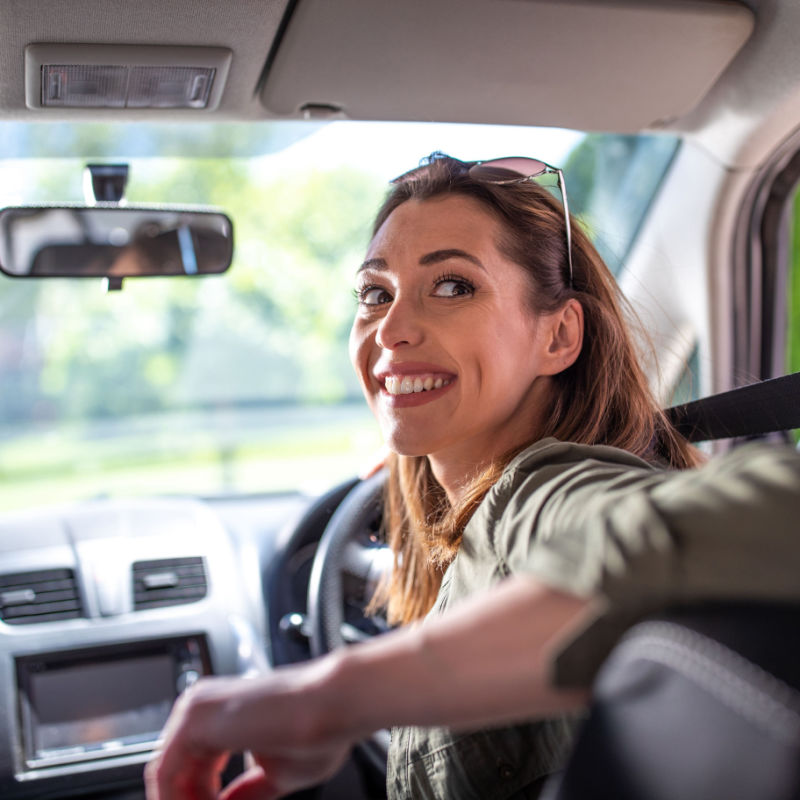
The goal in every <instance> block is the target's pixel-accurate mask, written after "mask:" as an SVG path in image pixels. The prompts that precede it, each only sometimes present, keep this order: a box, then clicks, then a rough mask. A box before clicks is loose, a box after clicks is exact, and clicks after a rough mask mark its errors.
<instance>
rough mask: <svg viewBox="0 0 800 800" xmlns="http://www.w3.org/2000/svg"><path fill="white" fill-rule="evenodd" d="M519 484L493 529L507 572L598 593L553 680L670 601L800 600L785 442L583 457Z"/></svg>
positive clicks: (568, 675) (575, 671)
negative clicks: (664, 454)
mask: <svg viewBox="0 0 800 800" xmlns="http://www.w3.org/2000/svg"><path fill="white" fill-rule="evenodd" d="M520 490H521V491H520V492H517V493H515V503H514V504H512V507H510V508H509V512H510V513H509V514H508V515H504V517H505V518H504V519H503V520H501V521H500V523H499V525H498V527H497V529H496V532H495V546H496V548H497V550H498V553H499V555H500V556H501V557H502V558H504V559H505V560H506V561H507V562H508V567H509V570H510V571H511V572H525V573H528V574H531V575H534V576H535V577H536V578H537V579H538V580H540V581H541V582H542V583H544V584H546V585H549V586H551V587H553V588H556V589H560V590H562V591H565V592H569V593H572V594H577V595H580V596H583V597H595V598H596V599H597V602H596V617H595V618H594V619H593V620H592V621H591V622H590V623H589V624H588V626H587V627H586V628H585V629H584V630H583V631H581V632H580V633H579V634H578V635H577V636H576V638H574V639H573V640H572V641H571V642H570V643H568V644H567V645H566V646H565V647H564V648H563V649H562V651H561V653H560V654H559V655H558V656H557V657H556V660H555V663H554V681H555V683H557V684H559V685H565V686H587V685H589V684H590V683H591V680H592V678H593V676H594V673H595V672H596V670H597V668H598V667H599V665H600V663H601V662H602V660H603V659H604V658H605V656H606V655H607V654H608V652H609V650H610V649H611V648H612V647H613V644H614V642H615V641H616V640H617V639H618V638H619V636H620V635H621V634H622V632H623V631H624V630H625V629H626V628H627V627H629V626H630V625H631V624H633V623H634V622H635V621H636V620H638V619H640V618H641V617H643V616H645V615H647V614H650V613H653V612H655V611H658V610H661V609H664V608H666V607H667V606H674V605H678V604H683V603H690V602H697V601H706V600H747V599H754V600H765V601H789V602H800V455H798V453H797V452H795V451H794V450H792V449H790V448H784V447H773V446H767V445H748V446H746V447H741V448H739V449H737V450H734V451H733V452H731V453H729V454H727V455H725V456H722V457H719V458H716V459H714V460H712V461H710V462H709V463H708V464H706V465H705V466H703V467H701V468H700V469H697V470H688V471H683V472H654V471H651V470H645V469H635V468H634V469H632V468H630V467H629V466H625V465H621V464H614V463H607V462H604V461H582V462H580V463H576V464H575V465H574V466H572V467H570V468H568V469H566V470H562V471H560V472H559V473H558V475H557V476H556V477H554V478H553V480H551V481H549V482H546V483H544V484H542V483H539V484H538V485H537V486H536V487H535V488H534V490H533V491H532V492H531V493H530V494H529V496H527V497H526V493H525V491H524V484H523V486H521V487H520ZM517 498H519V499H517ZM526 510H527V513H526ZM523 526H524V527H525V528H526V530H527V531H528V533H527V534H526V535H520V528H521V527H523Z"/></svg>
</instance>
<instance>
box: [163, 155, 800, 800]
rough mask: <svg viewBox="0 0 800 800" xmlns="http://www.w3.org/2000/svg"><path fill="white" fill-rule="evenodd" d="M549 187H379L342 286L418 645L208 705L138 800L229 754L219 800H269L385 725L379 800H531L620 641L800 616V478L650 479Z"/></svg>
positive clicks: (581, 241) (655, 453)
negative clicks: (684, 621)
mask: <svg viewBox="0 0 800 800" xmlns="http://www.w3.org/2000/svg"><path fill="white" fill-rule="evenodd" d="M543 172H555V173H556V174H557V175H558V177H559V179H560V180H561V182H562V187H563V177H562V176H561V175H560V172H559V171H558V170H555V169H554V168H552V167H549V166H548V165H546V164H544V163H543V162H536V161H532V160H528V159H503V160H500V161H495V162H485V163H483V164H464V163H462V162H460V161H456V160H454V159H450V158H448V157H445V156H441V155H438V154H435V155H434V156H432V157H431V159H430V161H429V163H428V164H427V165H425V166H423V167H422V168H419V169H417V170H413V171H412V172H411V173H408V174H407V175H405V176H402V177H401V178H400V179H398V180H397V181H396V182H395V185H394V188H393V190H392V192H391V193H390V195H389V197H388V199H387V200H386V202H385V203H384V206H383V207H382V209H381V211H380V212H379V214H378V217H377V220H376V224H375V230H374V236H373V239H372V241H371V243H370V246H369V249H368V252H367V257H366V260H365V262H364V264H363V265H362V266H361V268H360V269H359V271H358V278H357V288H356V294H357V298H358V302H359V306H358V311H357V314H356V319H355V322H354V324H353V330H352V334H351V347H350V351H351V357H352V360H353V363H354V366H355V368H356V371H357V373H358V375H359V377H360V380H361V383H362V386H363V389H364V393H365V396H366V398H367V401H368V403H369V404H370V407H371V408H372V410H373V412H374V414H375V415H376V417H377V419H378V421H379V423H380V426H381V429H382V432H383V435H384V437H385V439H386V442H387V443H388V445H389V447H390V448H391V450H392V451H393V452H394V453H395V454H396V455H394V456H392V458H391V459H390V462H391V463H390V478H389V484H388V485H389V488H388V522H387V526H388V530H389V539H390V544H391V546H392V547H393V549H394V551H395V555H396V558H395V569H394V572H393V575H392V578H391V581H390V584H389V586H388V587H387V589H386V597H385V598H384V599H385V600H386V601H387V606H388V613H389V616H390V618H391V619H392V620H394V621H397V622H404V623H407V622H412V621H414V620H419V619H421V618H422V617H426V616H427V618H426V621H425V623H424V624H423V625H410V626H407V627H405V628H403V629H401V630H399V631H397V632H395V633H392V634H389V635H387V636H384V637H381V638H380V639H377V640H373V641H371V642H368V643H366V644H364V645H361V646H359V647H353V648H347V649H346V650H345V651H340V652H336V653H334V654H331V655H330V656H328V657H326V658H324V659H321V660H319V661H316V662H312V663H309V664H306V665H303V666H301V667H298V668H291V669H286V670H280V671H277V672H275V673H273V674H271V675H268V676H265V677H264V678H261V679H258V680H253V681H237V680H222V679H220V680H213V681H205V682H201V683H200V684H199V685H198V686H197V687H196V688H195V689H193V690H192V691H191V692H189V693H187V694H186V695H184V697H183V698H182V699H181V700H180V701H179V703H178V704H177V706H176V709H175V711H174V712H173V715H172V717H171V718H170V721H169V723H168V725H167V729H166V731H165V746H164V749H163V751H162V752H161V753H160V754H159V755H158V756H157V758H156V759H155V760H154V762H153V763H152V764H151V765H150V766H149V767H148V771H147V783H148V793H149V796H150V797H151V798H152V799H153V800H156V798H157V799H158V800H167V798H188V797H215V796H216V794H215V792H216V781H217V780H218V774H219V771H220V769H221V767H222V766H223V765H224V762H225V760H226V758H227V755H228V754H229V753H230V752H236V751H240V750H249V751H251V752H252V754H253V757H254V759H255V762H256V766H255V767H254V768H253V769H251V770H250V771H248V772H247V773H246V774H245V775H244V776H242V777H241V778H240V779H239V780H238V781H237V782H236V783H235V784H234V786H232V787H230V788H229V789H228V790H227V791H226V795H225V796H226V797H236V798H240V799H242V798H249V797H278V796H281V794H283V793H286V792H289V791H293V790H295V789H298V788H300V787H302V786H306V785H310V784H312V783H315V782H318V781H320V780H323V779H324V778H326V777H328V776H330V775H332V774H333V772H334V771H335V770H336V769H337V768H338V766H339V765H340V764H341V763H342V761H343V760H344V758H345V757H346V755H347V753H348V751H349V749H350V747H351V746H352V744H353V743H354V742H355V741H357V740H358V739H359V738H361V737H363V736H365V735H367V734H368V733H370V732H371V731H373V730H375V729H377V728H380V727H388V726H390V725H393V726H395V730H394V734H393V741H392V748H391V752H390V763H389V783H388V789H389V795H390V797H398V798H399V797H414V798H417V797H437V798H438V797H453V798H468V797H476V798H481V797H495V796H502V797H535V796H536V795H537V794H538V791H539V789H540V788H541V785H542V783H543V781H544V779H545V778H546V776H547V774H548V773H549V772H551V771H552V770H553V769H556V768H557V767H558V766H559V765H560V763H561V761H562V759H563V756H564V753H565V751H566V749H567V748H568V746H569V741H570V733H571V728H572V719H573V717H572V716H570V714H571V713H573V712H574V711H575V710H577V709H579V708H580V707H581V706H582V705H583V703H584V701H585V697H586V688H587V687H588V686H589V684H590V681H591V678H592V675H593V673H594V670H595V669H596V667H597V666H598V664H599V663H600V661H601V660H602V658H603V656H604V655H605V654H606V653H607V651H608V649H609V648H610V646H611V645H612V644H613V642H614V641H615V639H616V638H617V637H618V636H619V634H620V633H621V632H622V631H623V630H624V629H625V627H626V626H627V625H628V624H630V623H631V622H632V621H633V620H635V619H637V618H638V617H640V616H642V615H643V614H646V613H648V612H650V611H652V610H655V609H658V608H660V607H663V606H665V605H667V604H669V603H673V602H680V601H681V600H684V599H702V598H718V597H728V596H731V595H733V594H735V595H736V596H738V597H747V596H757V597H774V598H781V597H796V588H795V585H796V577H795V576H796V573H797V568H798V554H797V547H796V546H794V538H795V537H794V528H795V523H794V519H795V518H796V514H797V511H798V510H799V509H798V506H799V505H800V501H798V491H797V490H798V487H800V462H799V461H798V458H797V456H796V455H795V454H794V453H792V452H791V451H783V450H778V451H771V450H766V449H763V448H754V449H750V450H749V451H748V450H745V451H737V452H736V453H735V454H733V455H732V456H731V457H729V458H727V459H721V460H719V461H715V462H713V463H712V464H709V465H708V466H706V467H704V468H703V469H702V470H700V471H692V472H677V471H675V470H665V469H664V467H673V468H685V467H690V466H693V465H694V464H695V462H696V460H697V457H696V455H695V454H694V452H693V451H692V449H691V448H690V447H689V446H688V445H687V443H686V442H685V441H683V440H682V439H681V438H680V437H679V436H677V435H676V434H675V432H674V431H672V430H671V428H670V427H669V425H668V423H667V422H666V420H665V419H664V416H663V415H662V414H661V412H660V411H659V410H658V407H657V405H656V404H655V402H654V400H653V398H652V397H651V395H650V393H649V391H648V389H647V384H646V381H645V379H644V376H643V374H642V371H641V369H640V367H639V365H638V363H637V360H636V357H635V353H634V348H633V345H632V343H631V340H630V337H629V334H628V333H627V330H626V327H625V324H624V322H623V317H622V313H621V310H620V301H619V297H618V292H617V290H616V286H615V284H614V281H613V279H612V278H611V276H610V275H609V273H608V271H607V270H606V268H605V267H604V266H603V264H602V262H601V261H600V259H599V257H598V256H597V254H596V252H595V251H594V249H593V247H592V246H591V244H590V243H589V241H588V240H587V238H586V237H585V236H584V235H583V234H582V233H581V232H580V231H579V230H572V226H571V224H570V220H569V215H568V212H566V209H565V208H563V207H562V206H561V205H560V204H559V203H558V202H557V201H556V200H554V199H553V198H552V197H551V195H550V194H549V193H548V192H547V191H546V190H544V189H542V188H541V187H539V186H538V185H537V184H536V183H535V182H534V181H532V180H530V178H531V177H534V176H537V175H539V174H542V173H543ZM765 509H769V514H770V525H769V531H768V534H767V535H768V536H769V542H770V548H769V551H768V557H767V558H765V557H764V548H763V545H764V538H763V535H759V536H756V535H755V533H756V532H759V533H761V532H763V529H764V525H763V515H764V510H765ZM743 563H746V564H748V565H749V566H750V568H749V569H748V570H746V571H743V570H742V564H743ZM754 564H757V565H758V567H757V568H754V567H753V565H754ZM445 610H447V614H446V615H442V612H444V611H445Z"/></svg>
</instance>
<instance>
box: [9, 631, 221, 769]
mask: <svg viewBox="0 0 800 800" xmlns="http://www.w3.org/2000/svg"><path fill="white" fill-rule="evenodd" d="M16 667H17V689H18V697H19V712H20V721H21V729H22V750H23V755H24V760H25V766H26V767H27V768H29V769H38V768H42V767H50V766H55V765H59V764H70V763H74V762H80V761H91V760H94V759H98V758H108V757H110V756H119V755H126V754H128V753H137V752H142V751H147V750H150V749H152V747H153V744H154V743H155V741H156V740H157V739H158V737H159V734H160V732H161V729H162V728H163V726H164V723H165V722H166V720H167V717H168V716H169V712H170V709H171V708H172V704H173V703H174V702H175V698H176V697H177V696H178V695H179V694H180V693H181V692H182V691H183V690H184V689H185V688H187V687H188V686H190V685H191V684H192V683H194V682H195V681H196V680H197V679H198V678H199V677H201V676H202V675H209V674H211V666H210V660H209V656H208V646H207V643H206V640H205V637H204V636H203V635H199V634H198V635H191V636H182V637H179V638H170V639H158V640H148V641H143V642H135V643H126V644H119V645H111V646H102V647H94V648H87V649H82V650H71V651H67V652H60V653H47V654H36V655H31V656H23V657H19V658H17V659H16Z"/></svg>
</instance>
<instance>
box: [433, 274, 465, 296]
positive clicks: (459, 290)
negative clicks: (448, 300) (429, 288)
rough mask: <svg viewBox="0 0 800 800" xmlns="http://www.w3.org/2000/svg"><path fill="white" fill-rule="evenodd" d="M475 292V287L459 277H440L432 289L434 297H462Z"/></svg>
mask: <svg viewBox="0 0 800 800" xmlns="http://www.w3.org/2000/svg"><path fill="white" fill-rule="evenodd" d="M474 293H475V287H474V286H473V285H472V284H471V283H470V282H469V281H465V280H463V279H461V278H441V279H440V280H438V281H437V282H436V286H435V287H434V289H433V294H434V296H435V297H463V296H464V295H470V294H474Z"/></svg>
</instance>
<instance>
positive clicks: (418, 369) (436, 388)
mask: <svg viewBox="0 0 800 800" xmlns="http://www.w3.org/2000/svg"><path fill="white" fill-rule="evenodd" d="M376 377H377V380H378V382H379V384H380V385H381V397H382V398H383V399H384V401H386V402H387V403H388V404H389V405H391V406H393V407H395V408H406V407H408V406H417V405H422V404H423V403H428V402H430V401H431V400H435V399H437V398H439V397H441V396H442V394H443V393H444V392H445V391H447V390H448V389H450V388H451V387H452V385H453V383H454V382H455V380H456V376H455V375H454V374H452V373H451V372H444V371H442V370H441V369H437V368H435V367H434V366H433V365H429V364H415V365H411V364H404V365H403V367H402V368H399V369H398V368H395V369H392V370H386V371H384V372H381V373H379V374H378V375H377V376H376Z"/></svg>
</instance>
